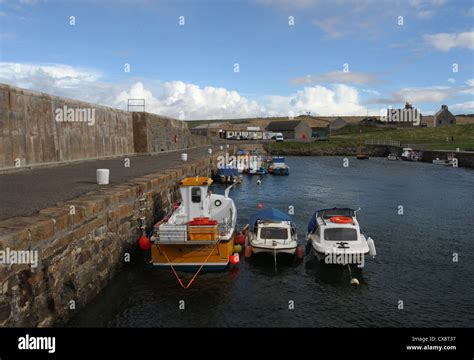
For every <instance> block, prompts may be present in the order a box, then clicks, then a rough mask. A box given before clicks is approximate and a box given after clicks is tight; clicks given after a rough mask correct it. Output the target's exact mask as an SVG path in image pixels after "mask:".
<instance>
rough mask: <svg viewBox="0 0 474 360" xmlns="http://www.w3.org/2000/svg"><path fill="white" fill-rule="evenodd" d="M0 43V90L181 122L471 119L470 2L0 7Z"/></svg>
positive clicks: (253, 0)
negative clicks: (388, 116)
mask: <svg viewBox="0 0 474 360" xmlns="http://www.w3.org/2000/svg"><path fill="white" fill-rule="evenodd" d="M70 16H74V17H75V25H70ZM180 16H184V20H185V24H184V25H182V26H181V25H180V24H179V17H180ZM400 16H401V17H403V19H402V21H403V24H401V25H400V24H399V22H400V21H401V18H400ZM290 17H293V18H294V25H290V24H289V20H290V19H291V18H290ZM0 41H1V44H0V82H1V83H8V84H12V85H16V86H19V87H24V88H30V89H33V90H38V91H43V92H47V93H51V94H55V95H61V96H66V97H72V98H77V99H82V100H86V101H90V102H94V103H100V104H103V105H108V106H113V107H119V108H124V107H125V106H126V100H127V98H145V99H146V102H147V111H150V112H156V113H160V114H165V115H169V116H173V117H181V118H184V119H199V118H223V117H224V118H225V117H227V118H234V117H252V116H269V115H283V116H285V115H287V114H288V113H294V114H299V113H305V112H308V111H309V112H311V113H312V114H315V115H364V114H366V113H367V111H368V112H369V113H371V114H378V113H379V112H380V110H381V109H382V108H386V107H388V106H393V107H398V106H402V105H403V103H404V102H405V101H410V102H412V103H413V105H414V106H416V107H418V108H420V109H421V110H422V112H423V113H424V114H430V113H433V112H435V111H436V110H437V109H438V108H439V107H440V106H441V104H447V105H449V107H450V109H452V111H453V112H454V113H474V101H473V100H474V99H473V94H474V58H473V50H474V3H473V2H472V1H454V0H451V1H449V0H401V1H380V0H379V1H376V0H360V1H356V0H339V1H336V0H332V1H326V0H323V1H321V0H293V1H289V0H246V1H244V0H238V1H237V0H234V1H217V0H214V1H197V0H194V1H191V0H187V1H159V0H158V1H151V0H150V1H147V0H137V1H124V0H117V1H113V0H95V1H92V0H91V1H89V0H85V1H79V0H63V1H59V0H9V1H7V0H0ZM125 64H130V72H125V71H124V66H125ZM234 64H238V65H239V72H234ZM344 64H347V68H346V70H348V71H346V72H344V71H343V69H344ZM453 64H457V67H458V71H457V72H453Z"/></svg>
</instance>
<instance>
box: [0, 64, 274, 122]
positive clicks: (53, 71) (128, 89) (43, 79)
mask: <svg viewBox="0 0 474 360" xmlns="http://www.w3.org/2000/svg"><path fill="white" fill-rule="evenodd" d="M100 80H101V74H100V72H98V71H95V70H88V69H82V68H76V67H72V66H69V65H63V64H47V65H40V64H16V63H0V82H2V83H7V84H12V85H15V86H19V87H22V88H27V89H31V90H35V91H41V92H45V93H48V94H52V95H57V96H65V97H69V98H73V99H78V100H83V101H88V102H91V103H96V104H101V105H106V106H112V107H118V108H121V109H126V106H127V100H128V99H129V98H138V99H145V101H146V110H147V111H148V112H154V113H158V114H162V115H167V116H171V117H175V118H179V115H180V112H181V111H183V113H184V116H185V118H186V119H207V118H209V119H210V118H230V117H250V116H260V115H264V114H265V113H266V110H265V109H264V108H263V107H262V106H260V105H259V104H258V103H257V102H256V101H252V100H248V99H246V98H245V97H242V96H241V95H240V94H239V93H238V92H236V91H229V90H226V89H224V88H218V87H212V86H206V87H204V88H201V87H199V86H197V85H194V84H188V83H184V82H182V81H171V82H164V83H159V84H156V83H153V82H150V83H144V82H141V81H135V82H128V83H126V84H109V83H105V82H101V81H100Z"/></svg>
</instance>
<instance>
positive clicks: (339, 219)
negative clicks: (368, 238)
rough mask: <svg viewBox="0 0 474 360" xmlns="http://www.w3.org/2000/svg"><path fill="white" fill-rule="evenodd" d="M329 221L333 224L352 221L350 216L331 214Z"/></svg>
mask: <svg viewBox="0 0 474 360" xmlns="http://www.w3.org/2000/svg"><path fill="white" fill-rule="evenodd" d="M329 220H331V222H333V223H335V224H350V223H352V218H350V217H348V216H333V217H332V218H330V219H329Z"/></svg>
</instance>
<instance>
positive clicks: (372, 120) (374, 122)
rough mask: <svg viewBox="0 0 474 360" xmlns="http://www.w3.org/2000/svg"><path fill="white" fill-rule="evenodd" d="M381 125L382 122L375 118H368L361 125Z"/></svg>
mask: <svg viewBox="0 0 474 360" xmlns="http://www.w3.org/2000/svg"><path fill="white" fill-rule="evenodd" d="M379 123H381V121H380V120H378V119H377V118H375V117H366V118H364V119H362V120H361V122H360V125H363V126H377V124H379Z"/></svg>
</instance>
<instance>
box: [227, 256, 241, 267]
mask: <svg viewBox="0 0 474 360" xmlns="http://www.w3.org/2000/svg"><path fill="white" fill-rule="evenodd" d="M229 261H230V263H231V264H232V265H234V266H235V265H237V264H238V263H239V262H240V257H239V254H237V253H234V254H232V255H231V256H230V257H229Z"/></svg>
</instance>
